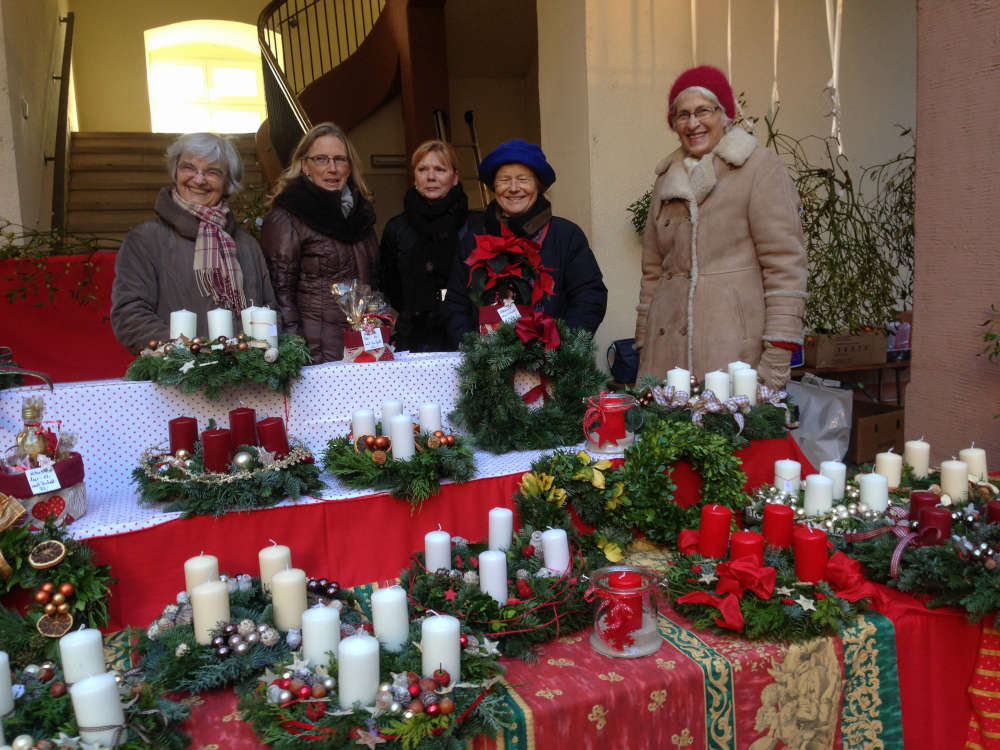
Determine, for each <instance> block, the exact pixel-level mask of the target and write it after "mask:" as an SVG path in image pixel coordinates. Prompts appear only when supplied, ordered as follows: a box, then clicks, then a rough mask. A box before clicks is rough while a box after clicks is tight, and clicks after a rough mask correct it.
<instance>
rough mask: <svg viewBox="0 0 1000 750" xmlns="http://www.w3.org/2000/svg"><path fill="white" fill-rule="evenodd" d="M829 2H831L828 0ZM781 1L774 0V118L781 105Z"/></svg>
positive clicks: (772, 81) (772, 102)
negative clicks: (779, 73)
mask: <svg viewBox="0 0 1000 750" xmlns="http://www.w3.org/2000/svg"><path fill="white" fill-rule="evenodd" d="M827 1H828V2H829V0H827ZM779 3H780V0H774V50H773V52H772V55H771V57H772V63H773V65H772V71H771V117H774V114H775V112H777V111H778V105H779V104H780V103H781V97H780V96H779V94H778V37H779V30H780V28H781V23H780V22H779V17H778V10H779V8H778V5H779Z"/></svg>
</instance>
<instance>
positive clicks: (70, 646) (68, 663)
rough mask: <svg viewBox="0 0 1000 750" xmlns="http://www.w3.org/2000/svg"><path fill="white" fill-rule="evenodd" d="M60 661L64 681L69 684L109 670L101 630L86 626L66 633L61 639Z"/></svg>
mask: <svg viewBox="0 0 1000 750" xmlns="http://www.w3.org/2000/svg"><path fill="white" fill-rule="evenodd" d="M59 661H61V662H62V668H63V681H64V682H66V683H67V684H68V685H72V684H73V683H74V682H79V681H80V680H82V679H83V678H84V677H90V676H91V675H95V674H103V673H104V672H107V671H108V668H107V667H106V666H104V641H103V639H102V638H101V631H100V630H97V629H96V628H84V629H83V630H74V631H72V632H70V633H67V634H66V635H64V636H63V637H62V638H60V639H59Z"/></svg>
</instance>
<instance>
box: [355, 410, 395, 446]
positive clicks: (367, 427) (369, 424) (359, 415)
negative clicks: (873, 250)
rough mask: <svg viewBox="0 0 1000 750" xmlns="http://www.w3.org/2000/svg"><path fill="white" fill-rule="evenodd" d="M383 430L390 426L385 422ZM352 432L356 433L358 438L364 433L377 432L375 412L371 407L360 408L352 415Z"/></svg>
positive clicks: (371, 433) (372, 433)
mask: <svg viewBox="0 0 1000 750" xmlns="http://www.w3.org/2000/svg"><path fill="white" fill-rule="evenodd" d="M382 428H383V432H385V431H386V430H387V429H388V428H387V427H386V425H385V423H383V424H382ZM351 432H352V433H354V439H355V440H357V439H358V438H359V437H361V436H362V435H374V434H375V412H374V411H372V410H371V409H358V410H357V411H356V412H354V414H353V415H352V416H351Z"/></svg>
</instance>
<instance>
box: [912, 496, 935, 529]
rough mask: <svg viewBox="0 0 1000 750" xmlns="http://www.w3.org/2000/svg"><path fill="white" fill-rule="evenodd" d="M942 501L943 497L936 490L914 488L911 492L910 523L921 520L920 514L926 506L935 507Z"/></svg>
mask: <svg viewBox="0 0 1000 750" xmlns="http://www.w3.org/2000/svg"><path fill="white" fill-rule="evenodd" d="M940 502H941V497H940V496H939V495H938V494H937V493H935V492H929V491H927V490H914V491H913V492H911V493H910V523H913V522H914V521H919V520H920V514H921V513H922V512H923V511H924V509H925V508H933V507H934V506H935V505H937V504H938V503H940Z"/></svg>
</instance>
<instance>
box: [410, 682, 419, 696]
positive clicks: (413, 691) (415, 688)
mask: <svg viewBox="0 0 1000 750" xmlns="http://www.w3.org/2000/svg"><path fill="white" fill-rule="evenodd" d="M410 695H412V696H413V697H414V698H416V697H417V696H418V695H420V683H418V682H411V683H410Z"/></svg>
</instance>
